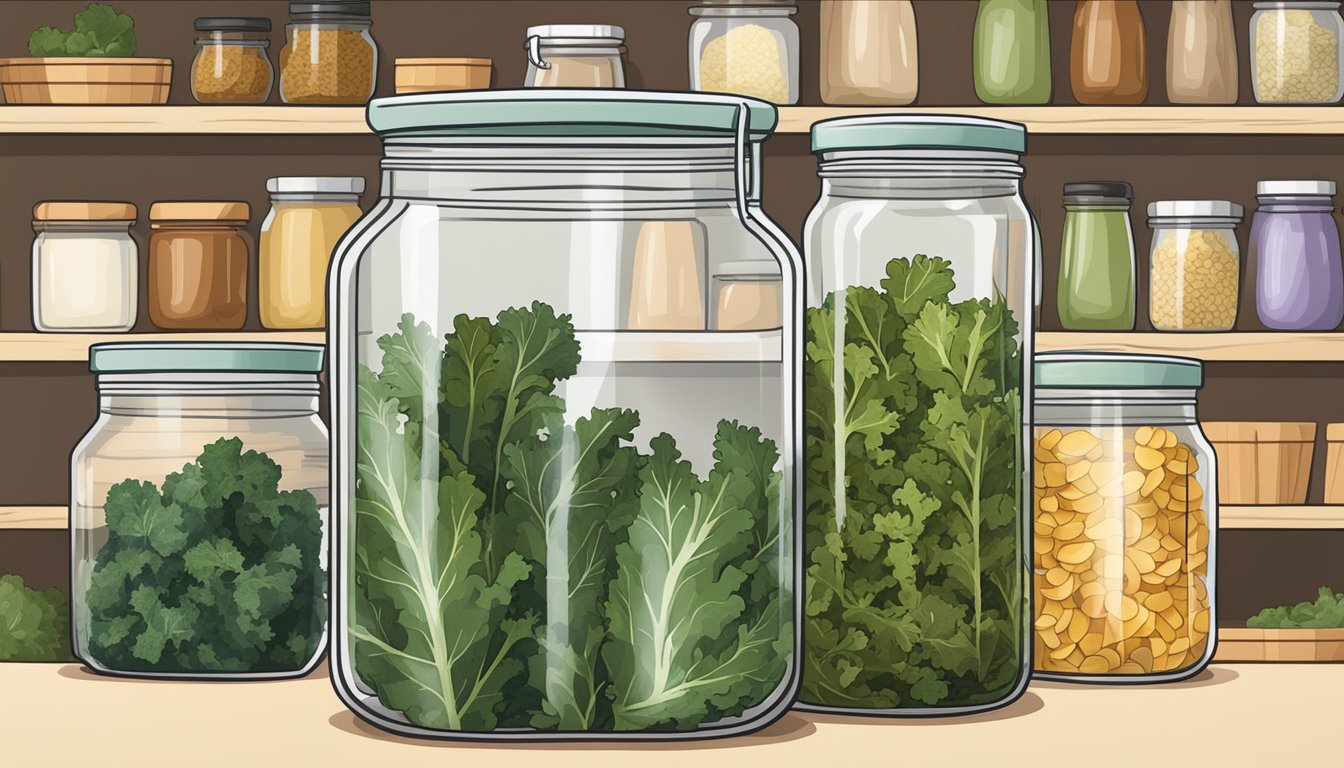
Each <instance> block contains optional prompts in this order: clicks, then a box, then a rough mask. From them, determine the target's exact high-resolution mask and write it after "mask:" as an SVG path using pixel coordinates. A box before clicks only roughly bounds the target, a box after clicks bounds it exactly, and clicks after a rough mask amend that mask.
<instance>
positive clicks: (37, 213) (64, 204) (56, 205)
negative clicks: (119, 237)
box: [33, 200, 136, 221]
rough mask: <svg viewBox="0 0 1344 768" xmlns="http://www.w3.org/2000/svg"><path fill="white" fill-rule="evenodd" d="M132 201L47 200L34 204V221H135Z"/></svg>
mask: <svg viewBox="0 0 1344 768" xmlns="http://www.w3.org/2000/svg"><path fill="white" fill-rule="evenodd" d="M135 214H136V210H135V205H134V204H132V203H108V202H98V201H76V200H70V201H66V200H47V201H44V202H41V203H38V204H37V205H35V206H33V221H135Z"/></svg>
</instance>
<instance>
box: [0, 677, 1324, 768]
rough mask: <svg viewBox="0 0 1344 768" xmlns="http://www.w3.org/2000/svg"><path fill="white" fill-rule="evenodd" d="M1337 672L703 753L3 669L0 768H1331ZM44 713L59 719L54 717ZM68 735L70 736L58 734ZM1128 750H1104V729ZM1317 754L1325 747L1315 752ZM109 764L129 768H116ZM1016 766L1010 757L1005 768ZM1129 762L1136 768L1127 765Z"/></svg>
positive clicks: (827, 732)
mask: <svg viewBox="0 0 1344 768" xmlns="http://www.w3.org/2000/svg"><path fill="white" fill-rule="evenodd" d="M1341 688H1344V665H1330V664H1323V665H1322V664H1316V665H1312V664H1237V665H1221V664H1220V665H1216V666H1214V667H1211V668H1210V669H1208V670H1205V671H1204V672H1202V673H1201V674H1200V675H1198V676H1196V677H1195V678H1194V679H1193V680H1189V681H1186V682H1183V683H1173V684H1170V685H1136V686H1114V685H1109V686H1106V685H1077V684H1068V683H1044V682H1037V683H1033V684H1032V686H1031V688H1030V689H1028V691H1027V692H1026V694H1025V695H1023V697H1022V698H1020V699H1019V700H1018V701H1017V702H1015V703H1014V704H1012V705H1010V706H1008V707H1006V708H1004V709H1001V710H997V711H993V712H987V713H984V714H980V715H971V716H966V717H956V718H938V719H932V720H908V719H906V720H900V719H883V718H856V717H840V716H828V715H809V714H804V713H799V712H791V713H788V714H786V715H784V717H783V718H782V719H780V720H779V721H777V722H776V723H774V724H773V725H771V726H769V727H768V728H766V729H764V730H762V731H760V732H758V733H755V734H751V735H748V736H742V737H739V738H733V739H724V740H718V741H705V742H686V741H681V742H677V741H659V742H650V743H623V744H612V743H605V744H603V743H591V742H579V743H569V744H517V745H512V746H509V745H501V744H494V745H489V744H479V743H478V744H472V743H448V742H433V741H424V740H412V739H407V738H402V737H397V736H393V735H390V734H387V733H384V732H383V731H380V730H377V729H375V728H373V727H372V726H370V725H367V724H365V723H364V722H362V721H360V720H358V719H357V718H356V717H355V716H354V715H353V714H351V713H350V712H349V711H348V710H347V709H346V708H345V707H344V706H343V705H342V704H341V702H340V701H339V700H338V699H337V698H336V695H335V693H334V692H333V691H332V687H331V683H330V682H329V681H328V680H327V678H326V676H325V675H323V674H320V673H319V674H315V675H313V676H310V677H308V678H305V679H302V680H293V681H283V682H268V683H193V682H163V681H153V682H150V681H140V680H122V679H114V678H106V677H97V676H95V675H94V674H92V673H91V672H88V671H86V670H84V669H83V668H82V667H80V666H77V665H74V664H0V690H5V691H12V692H15V695H9V696H4V697H0V722H3V723H4V724H5V733H6V734H7V735H6V738H5V746H4V749H5V757H6V760H7V761H8V764H11V765H15V766H30V765H84V764H91V763H98V762H108V760H107V758H108V757H109V756H111V757H112V758H113V759H112V760H111V763H112V764H114V765H121V764H125V763H128V762H130V756H132V755H134V762H135V763H137V764H141V765H180V764H182V763H183V761H184V759H187V760H189V762H190V764H191V765H192V766H195V767H196V768H214V766H219V767H220V768H236V767H237V766H239V765H266V766H270V765H324V764H325V765H353V766H375V765H397V766H403V767H404V768H418V766H427V767H428V766H435V767H437V766H443V765H445V764H450V763H451V764H460V765H522V764H525V763H545V764H546V765H548V766H553V768H569V766H575V768H606V767H607V766H612V767H613V768H616V767H617V766H629V765H639V766H640V767H641V768H663V766H669V767H671V766H683V765H687V764H688V763H694V764H695V765H697V766H700V767H701V768H719V767H720V766H723V767H724V768H736V767H737V766H741V765H742V764H743V763H752V764H758V763H759V764H768V765H778V766H806V765H826V764H831V763H834V762H836V761H837V760H840V761H842V762H845V761H848V762H866V761H871V762H882V761H884V760H889V759H890V758H891V756H892V754H893V750H899V753H900V756H901V758H902V760H903V761H904V762H907V763H910V764H912V765H933V766H965V765H1034V764H1039V763H1040V759H1039V758H1036V757H1031V758H1028V757H1027V756H1028V755H1032V756H1034V755H1038V754H1040V753H1041V752H1042V750H1046V751H1050V750H1054V751H1056V752H1057V751H1059V750H1064V751H1065V752H1067V753H1068V754H1078V755H1081V754H1084V753H1085V754H1086V755H1087V758H1086V761H1085V762H1086V764H1087V765H1089V766H1096V767H1097V768H1109V767H1110V766H1117V767H1121V766H1123V767H1125V768H1130V767H1132V766H1134V765H1142V764H1144V763H1143V762H1142V760H1141V758H1142V756H1143V755H1150V756H1151V755H1160V757H1159V758H1157V760H1158V762H1157V763H1155V764H1161V765H1191V766H1204V765H1228V766H1231V765H1321V766H1324V765H1328V764H1329V763H1330V762H1331V760H1330V758H1329V757H1328V755H1329V754H1332V753H1331V751H1330V750H1331V749H1332V747H1331V746H1330V745H1329V744H1328V743H1326V742H1323V741H1322V740H1321V739H1322V737H1321V734H1329V733H1332V732H1333V731H1334V730H1335V729H1336V728H1337V727H1338V720H1339V691H1340V689H1341ZM54 713H59V716H56V715H55V714H54ZM72 723H73V724H77V726H78V727H77V737H72V736H73V735H74V732H72V731H71V727H72V725H71V724H72ZM1125 724H1129V725H1130V726H1135V727H1137V726H1139V725H1141V734H1142V736H1141V742H1142V743H1139V742H1134V743H1132V744H1121V745H1120V747H1121V748H1118V749H1117V748H1114V744H1115V739H1116V728H1118V727H1121V726H1123V725H1125ZM1327 742H1328V739H1327ZM117 755H122V756H124V757H125V758H126V759H118V758H116V756H117ZM1006 755H1019V756H1021V758H1020V759H1018V758H1005V756H1006ZM1136 760H1138V761H1139V762H1136Z"/></svg>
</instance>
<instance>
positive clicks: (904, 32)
mask: <svg viewBox="0 0 1344 768" xmlns="http://www.w3.org/2000/svg"><path fill="white" fill-rule="evenodd" d="M918 94H919V38H918V36H917V34H916V31H915V5H914V3H912V2H910V0H822V2H821V100H822V101H824V102H826V103H827V104H909V103H910V102H912V101H914V100H915V96H917V95H918Z"/></svg>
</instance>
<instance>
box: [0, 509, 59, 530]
mask: <svg viewBox="0 0 1344 768" xmlns="http://www.w3.org/2000/svg"><path fill="white" fill-rule="evenodd" d="M69 514H70V510H69V508H68V507H0V531H3V530H27V531H63V530H66V529H68V528H69V526H70V518H69Z"/></svg>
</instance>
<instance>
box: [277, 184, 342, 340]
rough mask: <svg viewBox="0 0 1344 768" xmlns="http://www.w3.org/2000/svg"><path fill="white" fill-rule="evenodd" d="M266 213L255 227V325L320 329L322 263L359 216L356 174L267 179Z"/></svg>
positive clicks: (324, 271)
mask: <svg viewBox="0 0 1344 768" xmlns="http://www.w3.org/2000/svg"><path fill="white" fill-rule="evenodd" d="M266 191H267V192H270V193H271V211H270V213H269V214H267V216H266V220H265V221H264V222H262V225H261V249H260V256H259V262H260V263H259V269H258V275H259V277H258V281H257V293H258V301H259V304H260V313H261V324H262V325H264V326H266V327H267V328H321V327H322V326H323V325H325V323H326V314H327V313H326V309H327V303H326V300H327V265H328V264H329V263H330V262H331V252H332V250H334V249H335V248H336V243H338V242H339V241H340V239H341V235H344V234H345V231H346V230H347V229H349V228H350V225H352V224H354V223H355V222H356V221H357V220H358V219H359V217H360V216H362V215H363V214H364V212H363V211H362V210H360V207H359V196H360V195H361V194H363V192H364V179H362V178H360V177H358V176H312V177H303V176H284V177H277V178H274V179H269V180H267V182H266Z"/></svg>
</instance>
